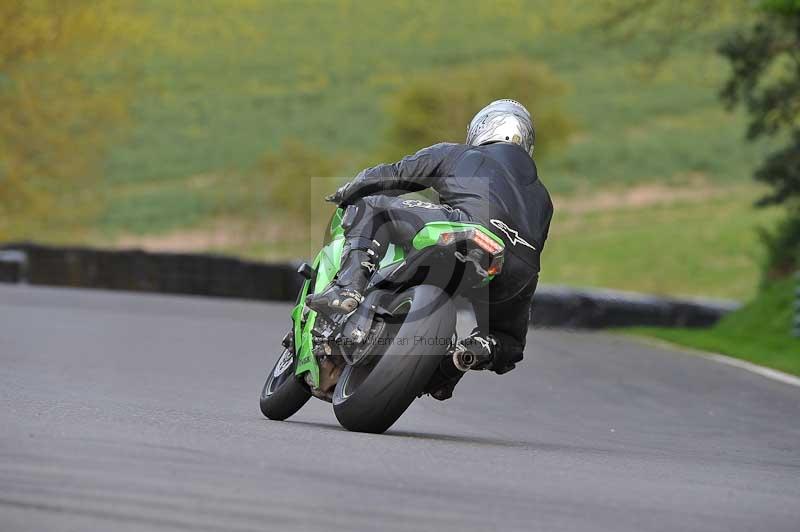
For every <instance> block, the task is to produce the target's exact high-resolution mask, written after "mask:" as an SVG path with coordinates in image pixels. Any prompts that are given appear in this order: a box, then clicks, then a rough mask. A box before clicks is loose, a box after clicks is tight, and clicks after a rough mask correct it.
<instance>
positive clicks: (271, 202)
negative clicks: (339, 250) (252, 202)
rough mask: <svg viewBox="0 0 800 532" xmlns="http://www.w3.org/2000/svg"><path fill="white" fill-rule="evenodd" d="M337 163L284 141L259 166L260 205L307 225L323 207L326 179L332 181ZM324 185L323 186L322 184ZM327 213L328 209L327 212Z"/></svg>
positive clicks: (309, 148) (298, 142)
mask: <svg viewBox="0 0 800 532" xmlns="http://www.w3.org/2000/svg"><path fill="white" fill-rule="evenodd" d="M341 164H342V163H341V161H340V160H337V159H336V158H334V157H330V156H327V155H325V154H323V153H321V152H319V151H318V150H316V149H315V148H314V147H313V146H309V145H308V144H307V143H305V142H303V141H301V140H299V139H293V138H290V139H286V140H284V141H283V144H281V146H280V147H279V148H278V149H277V150H275V151H272V152H269V153H267V155H266V156H265V157H264V159H263V160H262V163H261V165H260V168H261V172H260V175H261V176H263V183H264V187H263V189H264V191H265V192H266V194H265V195H264V198H263V200H264V205H265V206H269V207H270V208H272V209H274V210H275V211H277V212H280V213H282V214H284V215H289V216H291V217H292V219H293V220H295V221H297V222H298V223H307V222H309V220H310V219H311V217H312V214H316V212H317V211H318V210H319V209H320V208H321V207H322V206H323V202H322V199H323V197H324V193H329V192H330V190H331V189H326V188H325V186H324V184H327V183H328V182H329V181H328V180H329V179H331V178H335V176H336V172H337V170H338V169H339V168H340V167H341ZM323 182H324V184H323ZM328 210H330V209H328Z"/></svg>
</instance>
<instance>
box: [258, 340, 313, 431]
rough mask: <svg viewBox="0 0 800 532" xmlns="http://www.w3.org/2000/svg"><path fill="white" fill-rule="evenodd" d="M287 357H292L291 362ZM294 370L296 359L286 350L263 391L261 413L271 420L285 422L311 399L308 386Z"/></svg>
mask: <svg viewBox="0 0 800 532" xmlns="http://www.w3.org/2000/svg"><path fill="white" fill-rule="evenodd" d="M287 357H291V362H287V360H286V358H287ZM294 369H295V357H294V355H293V354H292V352H291V351H289V350H288V349H284V350H283V352H282V353H281V356H280V357H278V360H277V361H276V362H275V365H274V366H273V368H272V370H271V371H270V372H269V376H268V377H267V381H266V382H265V383H264V387H263V388H262V389H261V401H260V406H261V413H262V414H264V415H265V416H266V417H268V418H269V419H273V420H276V421H283V420H284V419H287V418H289V417H290V416H292V415H294V414H295V413H296V412H297V411H298V410H300V409H301V408H302V407H303V405H305V404H306V402H308V400H309V399H310V398H311V392H310V391H309V389H308V386H306V385H305V383H303V382H300V380H299V379H298V378H297V376H296V375H295V374H294ZM276 373H277V375H276Z"/></svg>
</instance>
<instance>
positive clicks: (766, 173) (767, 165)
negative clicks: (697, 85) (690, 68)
mask: <svg viewBox="0 0 800 532" xmlns="http://www.w3.org/2000/svg"><path fill="white" fill-rule="evenodd" d="M719 51H720V53H721V54H722V55H723V56H724V57H726V58H727V59H728V61H729V62H730V65H731V67H732V73H731V76H730V78H729V80H728V81H727V83H726V84H725V86H724V87H723V90H722V93H721V97H722V99H723V101H725V103H726V104H727V105H728V106H729V107H734V106H737V105H741V106H744V107H745V108H746V109H747V111H748V113H749V115H750V117H751V120H750V124H749V126H748V130H747V137H748V139H751V140H753V139H757V138H761V137H773V138H776V139H780V140H783V139H784V138H786V145H785V146H784V147H783V148H781V149H778V150H777V151H775V152H773V153H772V154H770V155H769V156H768V157H767V159H766V160H765V161H764V162H763V163H762V164H761V165H760V166H759V167H758V168H757V170H756V172H755V178H756V179H757V180H759V181H762V182H764V183H766V184H768V185H769V186H770V187H771V192H770V193H769V194H768V195H766V196H765V197H764V198H762V199H761V200H760V201H759V205H784V206H786V207H787V210H788V213H787V219H786V220H785V221H784V222H783V223H782V224H780V225H779V227H778V228H777V230H776V231H775V232H774V233H767V234H766V235H765V240H766V243H767V247H768V251H769V256H768V263H767V272H766V273H767V276H768V277H773V276H783V275H788V274H789V273H791V272H793V271H794V270H796V269H797V268H798V266H800V0H765V1H763V2H762V3H761V5H760V17H759V19H758V20H757V21H756V22H755V23H754V24H753V25H752V27H749V28H747V29H744V30H741V31H738V32H736V33H735V34H734V35H732V36H731V37H730V38H728V39H727V40H726V41H725V42H724V43H723V44H722V46H721V47H720V49H719Z"/></svg>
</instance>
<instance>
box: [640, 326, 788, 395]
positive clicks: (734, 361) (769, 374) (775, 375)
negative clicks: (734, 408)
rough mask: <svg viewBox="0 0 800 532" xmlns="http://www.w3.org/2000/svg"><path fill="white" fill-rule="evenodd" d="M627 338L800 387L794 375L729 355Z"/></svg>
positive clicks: (645, 339) (649, 338) (656, 340)
mask: <svg viewBox="0 0 800 532" xmlns="http://www.w3.org/2000/svg"><path fill="white" fill-rule="evenodd" d="M626 336H627V337H628V338H636V339H639V340H640V341H642V342H644V343H646V344H650V345H654V346H656V347H661V348H666V349H672V350H674V351H683V352H684V353H688V354H690V355H697V356H701V357H703V358H705V359H707V360H713V361H714V362H719V363H721V364H727V365H728V366H733V367H736V368H739V369H743V370H745V371H749V372H750V373H755V374H756V375H761V376H762V377H766V378H768V379H772V380H774V381H778V382H783V383H785V384H790V385H792V386H798V387H800V377H795V376H794V375H790V374H789V373H784V372H783V371H779V370H777V369H772V368H767V367H765V366H759V365H758V364H753V363H752V362H747V361H746V360H741V359H739V358H733V357H729V356H728V355H721V354H719V353H712V352H709V351H702V350H700V349H692V348H691V347H685V346H682V345H680V344H674V343H672V342H668V341H666V340H662V339H660V338H652V337H647V336H635V335H626Z"/></svg>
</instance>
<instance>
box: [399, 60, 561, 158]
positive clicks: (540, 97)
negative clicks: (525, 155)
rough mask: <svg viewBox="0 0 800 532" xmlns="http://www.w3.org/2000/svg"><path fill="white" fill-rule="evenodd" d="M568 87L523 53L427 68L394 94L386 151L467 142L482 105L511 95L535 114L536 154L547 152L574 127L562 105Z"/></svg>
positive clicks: (401, 152)
mask: <svg viewBox="0 0 800 532" xmlns="http://www.w3.org/2000/svg"><path fill="white" fill-rule="evenodd" d="M565 91H566V84H565V83H564V82H562V81H561V80H559V79H558V78H557V77H556V76H555V74H553V72H552V71H551V70H550V69H549V68H547V66H546V65H544V64H542V63H535V62H532V61H528V60H525V59H522V58H517V59H511V60H505V61H492V62H490V63H485V64H477V65H474V66H469V67H457V68H449V69H444V70H435V71H433V72H428V73H426V74H424V75H420V76H418V77H417V78H416V79H413V78H412V80H410V81H409V82H408V83H407V84H406V85H405V86H404V87H403V88H402V89H401V90H400V91H398V92H397V93H396V94H395V95H394V96H393V97H392V99H391V102H390V104H389V107H388V115H389V117H390V120H391V126H390V128H389V134H388V139H387V142H388V150H387V151H388V152H389V153H391V154H406V153H409V152H412V153H413V152H414V151H416V150H418V149H419V148H422V147H424V146H429V145H431V144H435V143H437V142H442V141H449V142H464V137H465V136H466V127H467V124H469V121H470V120H471V119H472V117H473V116H474V115H475V113H476V112H477V111H478V110H480V109H481V108H482V107H483V106H485V105H486V104H487V103H489V102H490V101H492V100H497V99H500V98H511V99H513V100H518V101H520V102H522V104H523V105H525V106H526V107H527V108H528V110H529V111H530V112H531V114H532V115H533V118H534V127H535V128H536V130H537V132H538V134H537V136H536V149H535V151H536V154H537V155H538V154H547V153H548V151H551V150H552V149H553V147H555V146H557V145H558V144H559V143H563V142H564V141H565V140H566V138H567V136H568V135H569V133H570V131H571V130H572V124H571V122H570V120H569V119H568V118H567V116H566V113H565V111H564V110H563V102H562V99H563V98H562V96H563V94H564V92H565ZM393 158H394V157H393Z"/></svg>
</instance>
